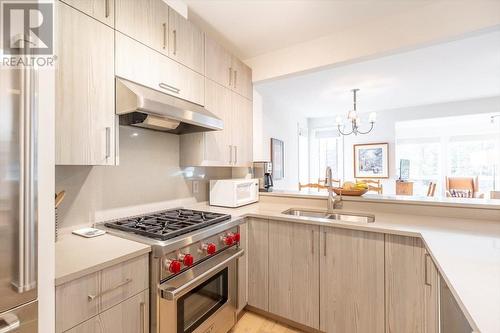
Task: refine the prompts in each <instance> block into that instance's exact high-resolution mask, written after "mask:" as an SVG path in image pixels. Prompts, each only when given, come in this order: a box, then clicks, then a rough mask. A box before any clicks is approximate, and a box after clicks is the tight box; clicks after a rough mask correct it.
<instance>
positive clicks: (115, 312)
mask: <svg viewBox="0 0 500 333" xmlns="http://www.w3.org/2000/svg"><path fill="white" fill-rule="evenodd" d="M99 318H100V320H101V322H102V328H103V333H147V332H149V291H148V290H144V291H143V292H141V293H139V294H137V295H135V296H133V297H131V298H129V299H127V300H126V301H124V302H122V303H119V304H118V305H115V306H113V307H112V308H111V309H109V310H107V311H104V312H103V313H101V314H100V315H99Z"/></svg>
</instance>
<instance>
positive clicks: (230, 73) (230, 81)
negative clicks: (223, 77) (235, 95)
mask: <svg viewBox="0 0 500 333" xmlns="http://www.w3.org/2000/svg"><path fill="white" fill-rule="evenodd" d="M232 81H233V69H232V68H231V67H229V86H230V87H231V84H232Z"/></svg>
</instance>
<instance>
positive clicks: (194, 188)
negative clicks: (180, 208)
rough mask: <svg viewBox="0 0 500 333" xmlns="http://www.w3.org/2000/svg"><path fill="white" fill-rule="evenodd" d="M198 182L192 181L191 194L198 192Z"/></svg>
mask: <svg viewBox="0 0 500 333" xmlns="http://www.w3.org/2000/svg"><path fill="white" fill-rule="evenodd" d="M199 185H200V183H199V181H197V180H193V194H196V193H198V192H199Z"/></svg>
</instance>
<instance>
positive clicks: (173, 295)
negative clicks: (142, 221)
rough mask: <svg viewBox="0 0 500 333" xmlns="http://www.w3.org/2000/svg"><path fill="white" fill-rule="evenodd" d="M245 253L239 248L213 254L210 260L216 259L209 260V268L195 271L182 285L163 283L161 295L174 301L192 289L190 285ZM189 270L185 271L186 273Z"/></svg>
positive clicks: (195, 283) (192, 285)
mask: <svg viewBox="0 0 500 333" xmlns="http://www.w3.org/2000/svg"><path fill="white" fill-rule="evenodd" d="M244 253H245V250H243V249H240V250H238V251H237V252H236V253H234V254H227V255H223V254H222V253H221V254H219V256H220V257H219V258H217V256H215V257H214V258H213V259H212V260H215V259H218V261H215V262H212V261H211V260H210V262H211V264H213V266H212V267H210V268H209V269H207V270H205V271H203V272H202V273H200V274H196V273H195V277H194V278H193V279H191V280H189V281H188V282H187V283H184V284H183V285H182V286H179V287H177V288H175V287H172V286H171V285H170V284H167V283H165V284H164V285H160V287H159V289H160V294H161V297H162V298H164V299H166V300H168V301H174V300H176V299H177V298H179V297H180V296H182V295H184V294H185V293H186V292H188V291H189V290H191V289H192V287H194V286H196V285H197V284H198V282H200V281H203V280H205V279H206V278H208V277H210V276H211V275H213V274H214V273H216V272H217V271H219V270H221V268H223V267H224V266H227V264H228V263H230V262H231V261H233V260H235V259H238V258H239V257H241V256H242V255H243V254H244ZM206 263H208V261H207V262H204V263H203V264H206ZM193 269H196V267H193ZM188 272H189V271H187V272H185V273H188ZM171 282H172V281H168V283H171Z"/></svg>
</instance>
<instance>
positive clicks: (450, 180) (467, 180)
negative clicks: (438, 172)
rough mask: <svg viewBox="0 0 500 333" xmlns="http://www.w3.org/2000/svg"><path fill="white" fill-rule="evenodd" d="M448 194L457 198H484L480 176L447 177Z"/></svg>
mask: <svg viewBox="0 0 500 333" xmlns="http://www.w3.org/2000/svg"><path fill="white" fill-rule="evenodd" d="M446 196H447V197H455V198H484V193H479V182H478V177H477V176H476V177H446Z"/></svg>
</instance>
